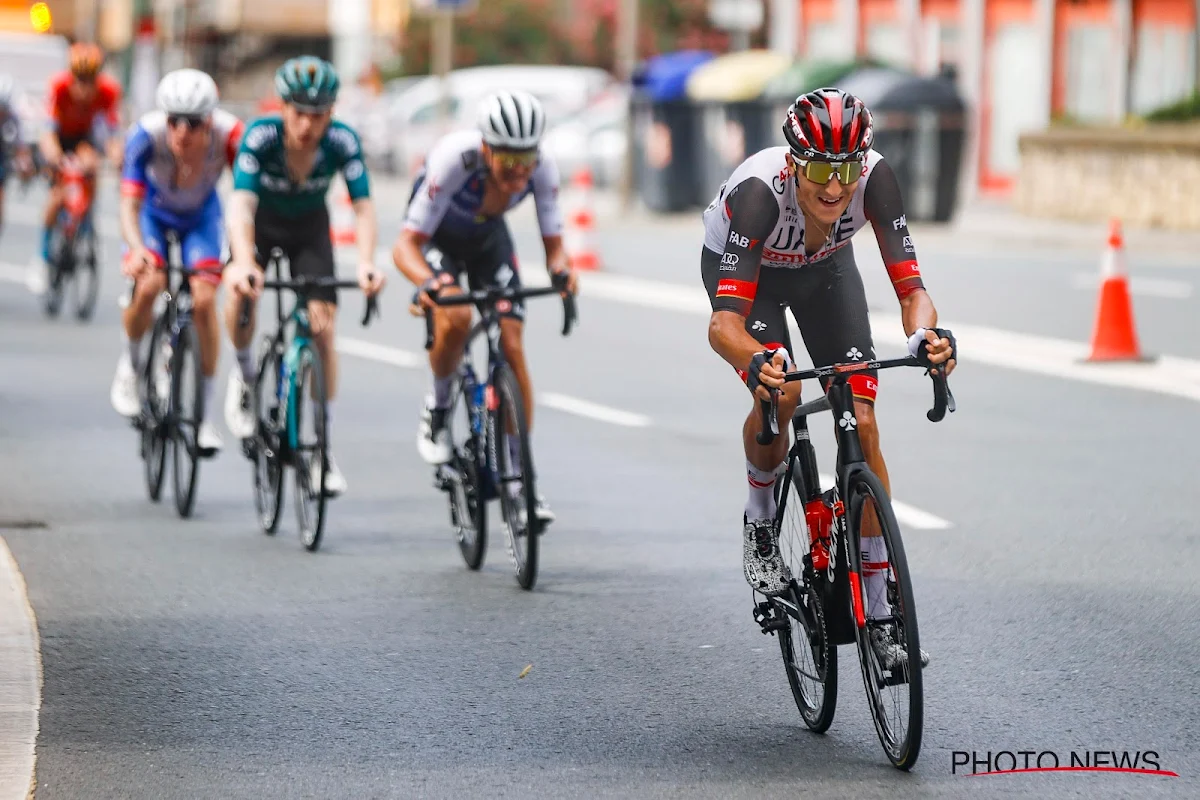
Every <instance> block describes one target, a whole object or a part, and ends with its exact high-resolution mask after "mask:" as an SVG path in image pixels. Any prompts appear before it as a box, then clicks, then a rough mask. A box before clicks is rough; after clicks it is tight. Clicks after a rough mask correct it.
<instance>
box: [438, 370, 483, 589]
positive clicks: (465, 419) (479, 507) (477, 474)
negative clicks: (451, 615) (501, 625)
mask: <svg viewBox="0 0 1200 800" xmlns="http://www.w3.org/2000/svg"><path fill="white" fill-rule="evenodd" d="M457 384H458V385H457V387H456V390H455V393H454V401H453V405H451V407H450V411H449V412H448V413H447V415H446V430H447V432H448V433H449V435H450V447H451V453H452V455H451V460H450V463H449V464H448V465H446V467H449V469H446V468H445V467H443V469H442V480H443V486H444V487H445V490H446V495H447V497H448V498H449V501H450V524H451V525H453V526H454V528H455V531H456V532H457V534H458V548H459V551H460V552H461V553H462V557H463V561H465V562H466V564H467V568H468V569H473V570H477V569H479V568H480V567H482V566H483V560H484V557H485V556H486V554H487V500H486V498H485V497H484V492H483V486H482V482H481V479H482V477H483V474H482V470H481V469H480V465H481V464H485V463H487V462H486V457H485V452H486V451H485V448H484V436H485V433H484V431H483V430H482V428H481V430H480V431H479V432H478V433H476V431H475V429H474V426H473V425H472V419H473V418H474V416H475V414H477V413H478V414H483V413H484V411H483V409H475V408H474V407H473V406H474V398H473V397H472V396H471V394H472V392H471V388H470V386H468V385H467V383H466V382H465V381H464V380H463V376H462V373H460V375H459V378H458V380H457Z"/></svg>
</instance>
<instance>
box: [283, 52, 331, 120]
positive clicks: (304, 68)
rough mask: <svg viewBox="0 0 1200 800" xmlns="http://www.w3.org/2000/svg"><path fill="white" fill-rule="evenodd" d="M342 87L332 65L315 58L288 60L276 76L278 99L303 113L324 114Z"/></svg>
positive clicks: (306, 57)
mask: <svg viewBox="0 0 1200 800" xmlns="http://www.w3.org/2000/svg"><path fill="white" fill-rule="evenodd" d="M339 86H341V82H340V81H339V80H338V76H337V71H336V70H335V69H334V68H333V65H332V64H330V63H329V62H328V61H325V60H323V59H320V58H317V57H316V56H300V57H299V58H292V59H288V60H287V61H285V62H284V64H283V66H282V67H280V68H279V69H278V70H277V71H276V72H275V91H276V92H277V93H278V94H279V99H280V100H282V101H283V102H285V103H291V104H292V105H294V106H296V107H298V108H300V109H302V110H304V111H324V110H326V109H327V108H329V107H330V106H332V105H333V104H334V102H335V101H336V100H337V94H338V87H339Z"/></svg>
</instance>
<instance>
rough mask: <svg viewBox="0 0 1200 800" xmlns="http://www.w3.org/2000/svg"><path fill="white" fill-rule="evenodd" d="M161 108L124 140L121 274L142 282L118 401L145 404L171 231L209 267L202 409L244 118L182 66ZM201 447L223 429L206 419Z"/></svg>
mask: <svg viewBox="0 0 1200 800" xmlns="http://www.w3.org/2000/svg"><path fill="white" fill-rule="evenodd" d="M157 100H158V110H157V111H152V112H150V113H148V114H146V115H145V116H143V117H142V118H141V119H140V120H138V122H137V123H136V124H134V126H133V127H132V128H131V129H130V131H129V134H128V136H127V137H126V140H125V162H124V167H123V169H122V171H121V235H122V237H123V238H124V239H125V244H126V247H127V251H126V254H125V259H124V263H123V265H122V272H123V273H124V274H125V275H126V276H127V277H129V278H133V279H134V280H135V286H134V291H133V297H132V299H131V301H130V304H129V306H128V307H127V308H126V309H125V312H124V330H123V333H124V336H125V343H126V346H125V348H124V351H123V352H122V353H121V357H120V359H119V360H118V363H117V374H116V377H114V378H113V385H112V398H111V399H112V404H113V408H115V409H116V410H117V411H118V413H120V414H123V415H124V416H128V417H132V416H135V415H136V414H137V413H138V412H139V410H140V409H141V400H140V398H139V397H138V391H137V377H136V376H137V365H138V360H139V355H140V352H139V351H140V346H141V341H142V337H143V336H144V335H145V333H146V331H147V330H148V329H149V327H150V324H151V322H153V310H154V300H155V298H157V297H158V296H159V294H161V293H162V291H163V288H164V286H165V284H166V276H165V274H164V273H163V272H161V271H160V270H161V269H162V267H163V266H164V265H165V264H166V260H167V255H168V254H167V241H166V233H167V231H169V230H170V231H174V232H175V234H176V235H177V237H178V240H179V243H180V247H181V250H182V256H183V265H184V266H185V267H188V268H190V269H193V270H203V274H200V275H195V276H193V277H192V278H191V290H192V298H193V315H192V319H193V321H194V323H195V325H196V333H197V336H198V338H199V340H200V362H201V372H202V373H203V381H204V409H205V411H206V412H207V410H208V409H210V408H211V407H212V403H211V400H212V388H213V376H214V374H215V373H216V369H217V356H218V354H219V353H220V351H221V348H220V341H221V340H220V328H219V327H218V325H217V315H216V306H215V299H216V293H217V287H218V286H220V283H221V255H222V246H223V243H224V239H223V236H222V230H223V226H222V215H221V201H220V199H219V198H218V197H217V190H216V186H217V181H218V180H219V179H220V177H221V173H222V172H224V170H225V168H226V167H229V166H232V165H233V159H234V156H235V154H236V153H237V147H238V144H239V142H240V141H241V138H242V130H243V126H242V122H241V120H239V119H238V118H237V117H235V116H233V115H232V114H230V113H228V112H226V111H223V110H221V109H219V108H217V107H216V105H217V85H216V83H214V82H213V79H212V78H210V77H209V76H208V75H206V74H205V73H203V72H200V71H199V70H194V69H181V70H177V71H175V72H171V73H169V74H168V75H166V76H165V77H164V78H163V79H162V82H161V83H160V84H159V86H158V93H157ZM197 444H198V445H199V448H200V450H201V453H202V454H204V455H210V456H211V455H212V454H214V453H215V452H216V451H217V450H219V449H220V447H221V437H220V435H219V434H218V433H217V431H216V428H214V427H213V425H212V423H211V422H209V421H208V420H207V419H205V420H204V421H203V422H202V423H201V425H200V430H199V431H198V433H197Z"/></svg>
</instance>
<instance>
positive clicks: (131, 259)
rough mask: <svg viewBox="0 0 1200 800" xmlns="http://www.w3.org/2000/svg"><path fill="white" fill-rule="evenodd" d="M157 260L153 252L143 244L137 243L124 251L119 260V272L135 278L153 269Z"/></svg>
mask: <svg viewBox="0 0 1200 800" xmlns="http://www.w3.org/2000/svg"><path fill="white" fill-rule="evenodd" d="M157 261H158V260H157V259H156V258H155V257H154V253H152V252H150V250H149V249H147V248H146V246H145V245H138V246H137V247H134V248H132V249H131V250H130V251H129V252H128V253H126V254H125V257H124V258H123V259H122V260H121V274H122V275H124V276H125V277H126V278H133V279H135V280H136V279H137V278H140V277H142V276H143V275H145V274H146V273H147V272H148V271H150V270H151V269H153V268H154V266H155V264H156V263H157Z"/></svg>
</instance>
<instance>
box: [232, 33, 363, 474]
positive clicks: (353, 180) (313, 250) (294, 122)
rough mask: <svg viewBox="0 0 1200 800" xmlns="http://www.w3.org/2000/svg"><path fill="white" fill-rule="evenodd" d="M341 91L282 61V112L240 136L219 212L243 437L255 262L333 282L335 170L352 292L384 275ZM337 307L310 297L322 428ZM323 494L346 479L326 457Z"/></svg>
mask: <svg viewBox="0 0 1200 800" xmlns="http://www.w3.org/2000/svg"><path fill="white" fill-rule="evenodd" d="M338 86H339V82H338V77H337V73H336V72H335V71H334V69H333V66H332V65H331V64H329V63H328V62H326V61H322V60H321V59H319V58H314V57H311V56H304V57H301V58H294V59H291V60H290V61H288V62H287V63H285V64H284V65H283V66H282V67H280V68H279V71H278V72H276V73H275V89H276V91H277V92H278V93H279V97H280V99H281V100H282V101H283V110H282V113H280V114H279V115H278V116H268V117H264V118H261V119H258V120H255V121H254V122H253V123H252V124H251V125H250V126H249V127H248V128H247V129H246V135H245V136H244V137H243V138H242V143H241V147H240V148H239V150H238V155H237V158H236V159H235V161H234V171H233V195H232V197H231V198H230V201H229V209H228V211H227V213H226V219H227V221H228V225H229V248H230V251H231V256H232V259H231V263H230V265H229V267H228V268H227V269H226V270H225V283H226V285H227V286H228V287H229V288H230V292H229V296H228V303H227V305H226V309H225V312H226V314H225V320H226V324H227V325H228V328H229V337H230V339H232V341H233V346H234V349H235V350H236V351H237V359H238V365H239V366H240V369H235V370H233V371H232V372H231V374H230V378H229V389H228V392H227V394H226V398H225V423H226V424H227V425H228V426H229V430H230V431H231V432H232V433H233V434H234V435H235V436H238V437H240V438H243V439H245V438H249V437H250V436H253V435H254V413H253V409H252V402H251V395H250V387H251V386H253V384H254V377H255V369H256V363H255V359H254V355H253V353H252V352H251V347H252V343H253V340H254V316H253V313H252V314H251V317H250V323H249V324H248V325H247V326H246V327H244V328H243V327H240V326H239V325H238V322H239V319H238V318H239V316H240V311H241V307H242V300H243V298H250V299H251V300H252V301H254V303H253V305H257V300H258V297H259V295H260V294H261V293H262V285H263V275H262V267H261V264H262V263H263V261H264V260H265V259H266V258H268V257H269V255H270V252H271V250H272V249H273V248H276V247H278V248H280V249H281V250H282V251H283V252H284V254H285V255H286V256H287V259H288V263H289V264H290V268H291V272H292V276H293V277H298V276H300V275H310V276H313V277H322V276H326V277H333V276H334V274H335V270H334V263H333V242H332V241H331V239H330V231H329V211H328V209H327V208H326V205H325V195H326V193H327V192H328V191H329V185H330V183H331V182H332V180H333V178H334V176H335V174H336V173H338V172H341V173H342V177H343V178H344V179H345V181H346V187H347V189H348V190H349V193H350V200H351V202H352V204H353V206H354V214H355V217H356V219H357V225H356V237H357V242H358V282H359V285H360V286H362V289H363V291H364V292H366V294H367V295H368V296H371V295H374V294H377V293H378V292H379V291H380V290H381V289H382V288H383V282H384V281H383V274H382V271H381V270H377V269H375V268H374V263H373V259H374V255H375V237H376V224H375V206H374V204H373V203H372V201H371V196H370V180H369V178H368V177H367V168H366V165H365V164H364V163H363V154H362V146H361V145H360V143H359V139H358V134H356V133H355V132H354V130H353V129H351V128H350V127H349V126H347V125H345V124H343V123H342V122H339V121H337V120H334V119H333V104H334V102H335V101H336V100H337V93H338ZM252 279H253V282H252ZM336 310H337V292H336V291H335V290H334V289H328V290H325V289H318V290H316V291H313V292H312V293H311V294H310V299H309V303H308V314H309V321H310V322H311V324H312V329H313V335H314V340H315V343H316V346H317V350H318V352H319V353H320V354H321V361H322V363H323V364H324V367H325V383H326V387H325V396H326V397H327V398H328V400H327V403H326V410H325V418H326V421H327V425H332V424H333V416H334V415H333V410H334V395H335V393H336V387H337V352H336V351H335V350H334V346H333V335H334V322H335V317H336ZM330 438H332V437H330ZM325 490H326V492H327V493H328V494H334V495H337V494H341V493H342V492H344V491H345V490H346V479H345V477H343V475H342V472H341V470H340V469H338V467H337V464H336V462H335V461H334V460H333V455H332V454H330V456H329V467H328V470H327V472H326V475H325Z"/></svg>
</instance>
